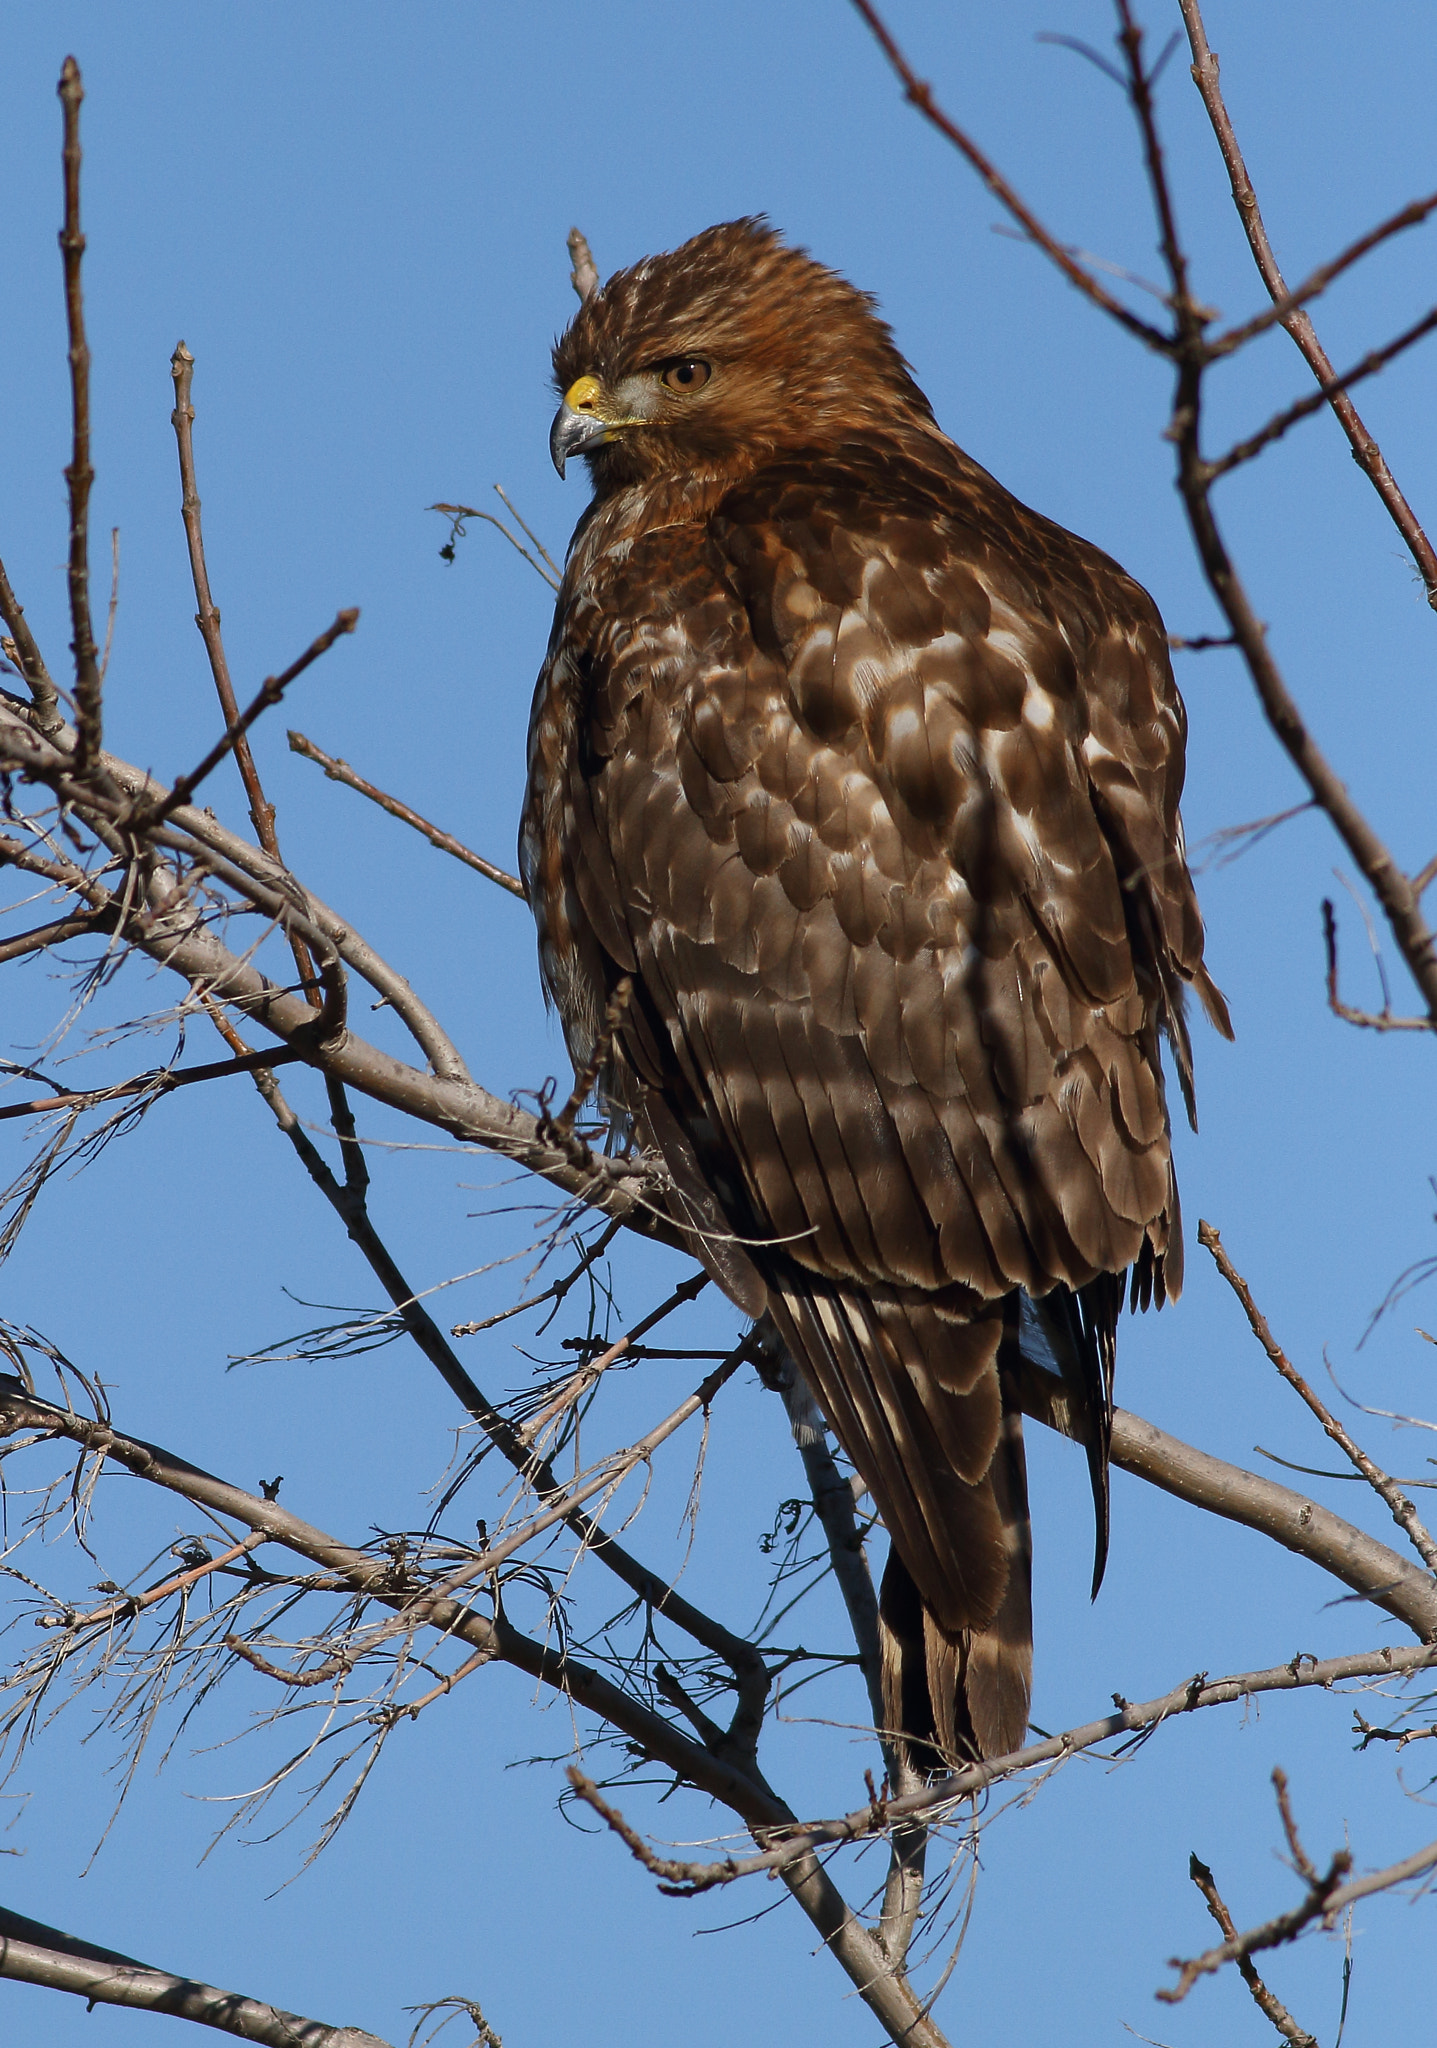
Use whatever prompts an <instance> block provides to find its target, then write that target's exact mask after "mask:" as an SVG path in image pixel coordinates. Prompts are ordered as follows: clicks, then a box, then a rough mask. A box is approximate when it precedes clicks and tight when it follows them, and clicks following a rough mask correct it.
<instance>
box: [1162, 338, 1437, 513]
mask: <svg viewBox="0 0 1437 2048" xmlns="http://www.w3.org/2000/svg"><path fill="white" fill-rule="evenodd" d="M1434 328H1437V306H1434V307H1432V308H1431V310H1430V311H1428V312H1426V313H1424V314H1423V316H1422V318H1421V319H1420V320H1416V321H1414V322H1413V324H1412V325H1411V326H1410V327H1405V328H1404V329H1403V330H1402V332H1401V334H1399V335H1397V336H1396V337H1395V339H1393V340H1392V341H1389V342H1387V343H1385V344H1384V346H1383V347H1381V348H1374V349H1369V350H1368V352H1367V354H1366V355H1365V356H1363V358H1362V359H1361V361H1360V362H1356V363H1354V364H1353V366H1352V368H1351V369H1350V370H1344V371H1343V372H1342V373H1341V375H1338V374H1337V373H1336V372H1334V373H1333V375H1332V376H1331V377H1330V378H1327V379H1324V381H1323V382H1322V383H1320V384H1319V385H1318V387H1317V389H1316V391H1313V392H1310V393H1309V394H1308V396H1307V397H1306V398H1299V399H1298V400H1297V401H1296V403H1295V404H1293V405H1289V406H1288V407H1286V409H1285V410H1284V411H1282V412H1279V413H1274V415H1273V417H1272V418H1271V419H1270V420H1269V421H1268V422H1267V425H1266V426H1265V427H1260V428H1259V429H1258V431H1257V432H1256V433H1255V434H1249V435H1248V437H1247V439H1246V440H1245V441H1237V442H1235V443H1234V444H1233V446H1232V447H1231V448H1229V449H1228V451H1227V453H1226V455H1219V456H1217V457H1216V458H1214V459H1213V460H1211V461H1209V462H1205V463H1204V464H1203V470H1204V473H1205V474H1206V476H1207V479H1208V481H1209V482H1210V483H1215V482H1216V481H1217V479H1218V478H1219V477H1221V476H1227V475H1228V473H1229V472H1230V471H1231V470H1234V469H1237V468H1238V467H1239V466H1240V465H1241V464H1242V463H1244V462H1251V461H1252V459H1253V457H1254V456H1255V455H1260V454H1261V453H1262V451H1263V449H1264V448H1268V447H1270V446H1271V445H1272V443H1273V442H1274V441H1278V440H1281V438H1282V436H1283V435H1284V434H1285V433H1286V432H1287V430H1288V428H1289V427H1295V426H1296V425H1297V423H1298V421H1299V420H1305V419H1308V418H1310V417H1311V415H1312V414H1313V413H1315V412H1320V411H1321V410H1322V407H1323V406H1324V405H1325V404H1326V403H1327V402H1328V400H1329V399H1331V398H1332V397H1334V396H1335V395H1336V394H1337V393H1338V392H1340V391H1346V390H1348V389H1349V388H1350V387H1351V386H1352V385H1353V384H1359V383H1361V381H1362V379H1363V378H1364V377H1372V376H1375V375H1376V373H1377V372H1378V371H1379V370H1382V369H1385V368H1386V367H1387V365H1388V363H1390V362H1391V361H1392V359H1393V358H1394V356H1399V355H1401V354H1402V352H1403V350H1404V349H1409V348H1411V347H1412V345H1413V343H1414V342H1418V341H1421V339H1422V338H1423V336H1424V335H1427V334H1430V333H1431V332H1432V330H1433V329H1434Z"/></svg>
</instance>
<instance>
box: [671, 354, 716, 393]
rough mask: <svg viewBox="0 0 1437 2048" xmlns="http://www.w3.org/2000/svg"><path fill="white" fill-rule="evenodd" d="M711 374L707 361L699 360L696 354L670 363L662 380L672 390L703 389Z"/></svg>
mask: <svg viewBox="0 0 1437 2048" xmlns="http://www.w3.org/2000/svg"><path fill="white" fill-rule="evenodd" d="M711 375H712V372H711V371H710V369H709V366H708V364H707V363H701V362H699V361H698V359H697V357H694V356H683V357H681V358H680V360H679V361H678V362H676V363H670V364H669V366H668V368H667V369H666V370H664V372H663V373H662V377H661V379H660V381H661V382H662V383H663V384H664V385H665V386H666V387H667V389H668V390H670V391H685V392H687V391H702V389H703V387H704V385H705V384H707V383H708V381H709V378H710V376H711Z"/></svg>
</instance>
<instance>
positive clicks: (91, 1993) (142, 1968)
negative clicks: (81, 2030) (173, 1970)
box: [0, 1907, 388, 2048]
mask: <svg viewBox="0 0 1437 2048" xmlns="http://www.w3.org/2000/svg"><path fill="white" fill-rule="evenodd" d="M0 1977H9V1978H12V1979H14V1981H15V1982H17V1983H20V1984H39V1985H43V1986H44V1987H45V1988H46V1989H47V1990H50V1991H70V1992H73V1993H74V1994H75V1996H76V1997H78V1998H83V1999H85V2000H86V2001H87V2002H88V2003H89V2004H90V2005H91V2006H94V2005H127V2006H130V2007H131V2008H133V2009H134V2010H137V2011H139V2012H157V2013H168V2014H169V2015H170V2016H171V2017H172V2018H173V2019H179V2020H193V2021H194V2022H195V2024H196V2025H197V2026H201V2027H213V2028H214V2030H215V2032H216V2033H220V2034H230V2035H233V2036H234V2037H235V2038H237V2039H238V2040H241V2041H256V2042H259V2043H260V2044H261V2048H388V2043H387V2042H384V2041H381V2040H380V2039H379V2036H378V2035H377V2034H367V2033H365V2031H364V2029H363V2028H362V2027H331V2026H326V2025H325V2023H324V2022H323V2021H322V2020H307V2019H301V2018H300V2016H299V2014H298V2013H293V2012H282V2011H281V2010H280V2009H279V2008H278V2007H277V2006H273V2005H266V2004H264V2002H263V2001H262V2000H261V1999H258V1998H246V1997H245V1996H244V1995H243V1994H242V1993H240V1992H238V1991H216V1989H215V1988H214V1986H213V1985H212V1984H200V1983H197V1982H196V1981H195V1979H194V1978H192V1977H172V1976H171V1975H170V1974H169V1972H168V1971H166V1970H156V1969H152V1968H151V1966H150V1965H149V1964H148V1963H137V1962H135V1960H134V1959H133V1957H131V1956H122V1955H117V1954H116V1953H115V1952H114V1951H113V1950H111V1949H106V1948H96V1947H94V1946H93V1945H92V1944H91V1943H89V1942H85V1941H76V1940H75V1939H74V1937H73V1936H72V1935H68V1934H62V1933H61V1932H60V1930H59V1929H58V1928H56V1927H45V1926H43V1925H42V1924H41V1922H40V1921H38V1920H27V1919H26V1918H25V1916H24V1915H23V1914H22V1913H11V1912H8V1911H7V1910H6V1909H5V1908H4V1907H0Z"/></svg>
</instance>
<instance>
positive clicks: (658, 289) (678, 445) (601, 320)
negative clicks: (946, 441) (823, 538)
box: [549, 219, 933, 495]
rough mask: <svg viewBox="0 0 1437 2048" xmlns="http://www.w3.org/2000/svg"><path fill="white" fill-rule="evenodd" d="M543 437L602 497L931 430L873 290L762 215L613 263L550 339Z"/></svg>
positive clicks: (560, 463) (558, 459) (559, 463)
mask: <svg viewBox="0 0 1437 2048" xmlns="http://www.w3.org/2000/svg"><path fill="white" fill-rule="evenodd" d="M554 381H555V384H556V385H557V386H558V389H559V391H560V392H561V394H562V396H563V403H562V405H561V406H560V408H559V412H558V415H557V417H556V418H555V421H554V426H553V431H552V433H551V435H550V442H549V445H550V448H551V451H552V453H553V457H554V464H555V467H556V468H557V469H558V471H559V474H560V475H561V476H562V475H563V473H564V464H565V462H566V460H567V459H568V457H569V456H571V455H583V456H584V457H585V458H586V459H587V461H588V463H589V467H590V469H591V471H592V472H593V477H594V486H595V490H596V491H597V492H598V493H599V494H600V495H603V494H604V493H605V492H607V491H610V490H614V489H617V488H619V487H621V486H622V485H624V484H629V483H635V482H638V481H641V480H643V479H645V478H649V477H658V476H664V475H680V474H688V473H693V472H703V473H706V474H711V475H718V476H727V475H732V476H735V477H737V476H742V475H745V474H747V473H748V472H749V471H750V470H752V469H755V468H757V467H758V465H759V464H760V463H762V462H765V461H767V460H769V459H770V458H772V457H773V456H775V455H778V454H781V453H796V452H797V451H799V450H802V449H813V450H831V449H834V448H837V447H838V446H840V445H841V444H842V443H843V442H844V441H851V440H854V439H856V438H860V437H867V436H869V435H872V434H873V433H875V432H877V433H881V432H883V431H885V430H887V431H889V432H892V431H894V430H895V429H898V430H901V429H903V428H905V427H906V428H909V429H910V430H911V428H913V427H914V426H918V427H920V428H922V429H924V430H927V431H931V430H932V421H933V416H932V412H931V410H930V408H929V405H928V401H927V400H926V399H925V398H924V396H923V393H922V392H921V391H920V390H919V389H918V386H917V385H916V384H915V383H914V381H913V378H912V376H911V375H910V373H909V369H908V365H907V364H906V363H905V362H904V360H903V358H902V356H901V355H899V353H898V351H897V349H896V348H895V347H894V345H893V338H892V336H891V335H890V333H889V331H888V329H887V327H885V325H884V324H883V322H882V321H881V320H880V319H879V317H878V314H877V311H876V308H875V305H874V302H873V300H872V299H871V298H869V296H868V295H867V293H866V292H860V291H857V290H855V288H854V287H853V286H852V285H851V284H848V283H846V282H845V281H844V279H843V278H841V277H839V276H837V275H836V274H835V272H833V271H831V270H825V269H824V267H823V265H822V264H820V263H815V262H814V261H813V259H812V257H810V256H807V255H805V253H804V252H803V251H802V250H801V249H790V248H788V247H786V246H785V244H784V243H783V241H782V240H781V239H780V237H779V236H778V234H777V232H776V231H775V230H774V229H773V228H771V227H770V226H769V225H768V224H767V222H766V221H764V220H762V219H753V220H736V221H727V222H725V223H724V224H723V225H722V226H720V227H713V228H706V229H705V230H704V232H703V233H702V234H701V235H695V236H694V238H693V240H692V241H691V242H685V243H684V244H683V246H682V247H681V248H678V249H674V250H672V251H671V252H670V253H669V254H668V255H666V256H650V257H648V258H646V259H645V261H644V262H642V263H636V264H635V265H634V266H633V267H632V269H629V270H619V271H616V272H615V273H614V275H613V276H612V277H611V278H610V279H609V281H608V283H607V284H606V285H605V286H604V287H603V289H602V290H601V291H598V292H596V293H595V294H594V296H593V297H592V298H591V299H589V300H588V301H587V302H586V304H585V305H584V306H583V307H581V309H580V310H579V312H578V313H576V314H575V316H574V319H573V321H572V323H571V324H570V326H569V328H568V331H567V332H566V333H565V334H564V335H563V336H562V338H561V339H560V340H559V341H558V343H557V344H556V345H555V349H554Z"/></svg>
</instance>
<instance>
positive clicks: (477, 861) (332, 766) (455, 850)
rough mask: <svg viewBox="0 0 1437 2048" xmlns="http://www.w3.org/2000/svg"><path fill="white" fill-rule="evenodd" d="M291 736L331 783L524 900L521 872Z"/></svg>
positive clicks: (295, 750) (292, 745) (296, 749)
mask: <svg viewBox="0 0 1437 2048" xmlns="http://www.w3.org/2000/svg"><path fill="white" fill-rule="evenodd" d="M288 738H289V750H290V752H291V753H292V754H299V755H302V756H303V758H304V759H305V760H306V761H314V762H315V763H317V765H318V766H319V767H321V768H322V769H323V770H324V772H325V774H326V775H327V776H328V777H329V780H330V781H331V782H342V783H343V784H344V785H345V787H346V789H357V790H358V791H359V794H360V795H361V796H367V797H368V798H369V801H370V802H371V803H373V804H378V806H379V808H380V809H381V810H382V811H388V813H389V815H390V817H391V818H398V819H400V820H401V821H402V822H403V823H404V824H406V825H412V826H413V828H414V830H415V831H416V832H419V833H422V834H423V836H424V838H426V839H427V840H428V841H429V843H430V845H431V846H437V847H438V848H439V850H440V852H441V853H452V854H453V856H454V858H455V860H461V861H463V863H464V865H465V866H466V867H470V868H473V869H474V870H475V871H476V872H477V873H478V874H481V875H483V876H485V877H486V878H487V879H488V880H489V881H491V882H497V883H498V885H499V887H500V888H501V889H507V890H508V892H509V894H510V895H511V896H517V897H518V898H519V901H520V902H521V903H522V902H523V900H524V884H523V883H522V882H521V881H520V880H519V878H518V877H517V875H509V874H506V873H505V872H504V870H503V868H496V867H495V865H494V863H493V862H492V861H488V860H485V859H484V857H483V855H482V854H478V853H472V852H471V851H470V850H469V848H468V847H467V846H466V845H465V844H464V843H463V841H462V840H459V839H456V838H455V837H454V834H453V833H452V832H445V831H443V830H441V828H440V827H439V826H438V825H431V824H430V822H429V820H428V819H427V818H424V817H421V816H420V814H419V812H418V811H412V810H411V809H410V808H409V806H408V804H402V803H400V801H399V799H398V797H393V796H388V795H386V793H385V791H384V790H382V789H380V788H378V787H377V786H376V785H375V784H374V783H372V782H366V781H365V779H364V777H363V776H362V775H359V774H357V773H356V772H355V770H354V769H353V768H351V767H350V765H349V763H348V762H347V761H341V760H340V759H339V758H338V757H337V756H336V755H333V754H326V753H325V752H324V750H323V748H322V747H317V746H316V745H315V744H314V741H313V740H309V739H306V738H305V736H304V734H303V733H302V732H292V733H290V734H289V735H288Z"/></svg>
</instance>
